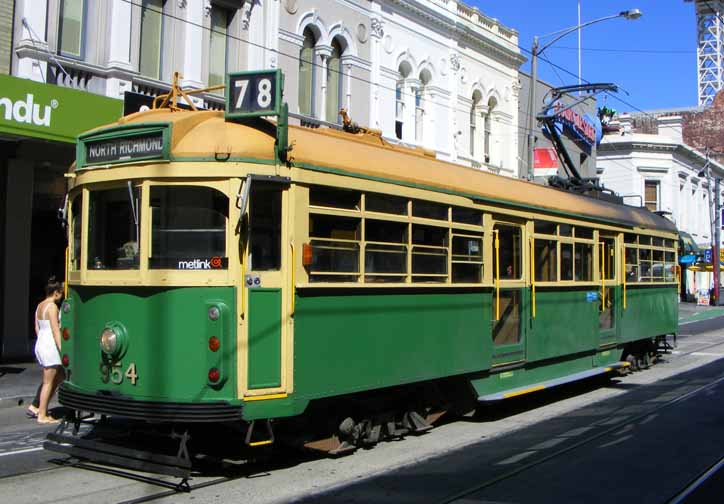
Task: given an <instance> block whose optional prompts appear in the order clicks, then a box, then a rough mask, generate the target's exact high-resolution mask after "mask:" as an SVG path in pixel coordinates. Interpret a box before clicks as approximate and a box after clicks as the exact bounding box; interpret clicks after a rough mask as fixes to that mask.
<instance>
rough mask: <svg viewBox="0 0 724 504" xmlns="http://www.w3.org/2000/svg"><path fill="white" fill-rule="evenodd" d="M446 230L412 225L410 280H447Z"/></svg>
mask: <svg viewBox="0 0 724 504" xmlns="http://www.w3.org/2000/svg"><path fill="white" fill-rule="evenodd" d="M447 254H448V230H447V228H438V227H433V226H423V225H418V224H413V225H412V275H413V276H412V281H413V282H445V281H446V280H447Z"/></svg>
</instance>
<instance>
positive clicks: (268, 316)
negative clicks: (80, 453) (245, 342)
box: [248, 289, 282, 389]
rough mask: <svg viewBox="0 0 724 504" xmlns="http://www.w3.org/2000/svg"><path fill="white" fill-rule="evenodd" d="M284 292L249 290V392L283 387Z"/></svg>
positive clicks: (277, 290) (279, 290)
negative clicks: (282, 319) (282, 322)
mask: <svg viewBox="0 0 724 504" xmlns="http://www.w3.org/2000/svg"><path fill="white" fill-rule="evenodd" d="M281 317H282V292H281V289H249V357H248V358H249V376H248V380H249V388H250V389H259V388H272V387H279V386H281V383H282V377H281V372H282V368H281V366H282V327H281Z"/></svg>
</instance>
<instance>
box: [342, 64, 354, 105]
mask: <svg viewBox="0 0 724 504" xmlns="http://www.w3.org/2000/svg"><path fill="white" fill-rule="evenodd" d="M343 68H344V90H345V98H344V108H346V109H347V113H349V114H351V113H352V65H351V64H350V63H343Z"/></svg>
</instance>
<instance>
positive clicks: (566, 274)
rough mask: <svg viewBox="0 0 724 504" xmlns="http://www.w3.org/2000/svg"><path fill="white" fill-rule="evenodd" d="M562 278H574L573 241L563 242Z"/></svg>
mask: <svg viewBox="0 0 724 504" xmlns="http://www.w3.org/2000/svg"><path fill="white" fill-rule="evenodd" d="M561 280H573V244H572V243H561Z"/></svg>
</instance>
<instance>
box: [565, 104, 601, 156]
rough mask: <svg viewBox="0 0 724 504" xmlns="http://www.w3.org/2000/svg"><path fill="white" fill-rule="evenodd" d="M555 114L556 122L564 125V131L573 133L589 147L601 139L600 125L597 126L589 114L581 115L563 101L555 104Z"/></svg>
mask: <svg viewBox="0 0 724 504" xmlns="http://www.w3.org/2000/svg"><path fill="white" fill-rule="evenodd" d="M553 115H554V116H555V121H556V123H558V124H560V125H561V126H563V130H564V131H568V132H570V133H572V134H573V136H575V137H576V138H578V139H579V140H582V141H583V142H584V143H585V144H586V145H588V146H589V147H593V146H594V145H596V144H597V143H598V141H600V135H599V131H600V130H601V128H600V125H599V127H598V128H597V127H596V124H595V122H594V120H593V119H591V118H590V117H588V116H587V115H581V114H579V113H578V112H576V111H575V110H573V108H566V105H564V104H563V103H556V104H555V105H554V106H553Z"/></svg>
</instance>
